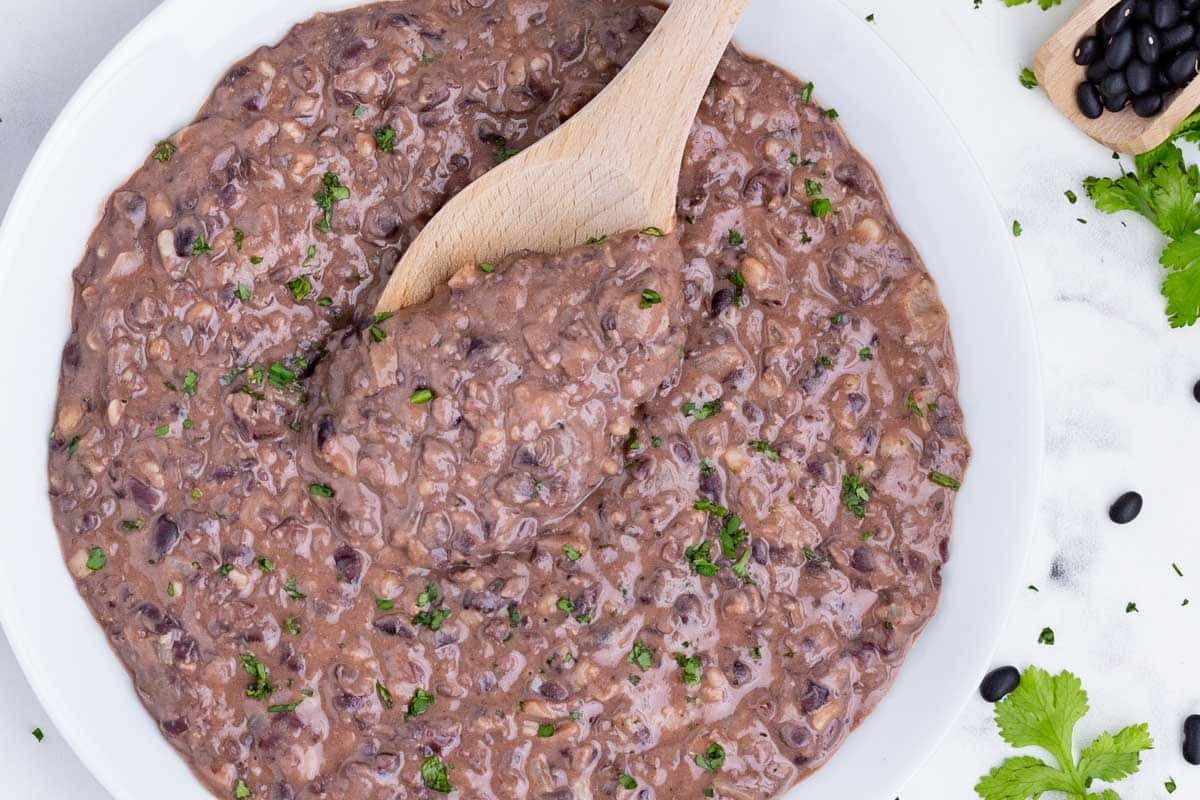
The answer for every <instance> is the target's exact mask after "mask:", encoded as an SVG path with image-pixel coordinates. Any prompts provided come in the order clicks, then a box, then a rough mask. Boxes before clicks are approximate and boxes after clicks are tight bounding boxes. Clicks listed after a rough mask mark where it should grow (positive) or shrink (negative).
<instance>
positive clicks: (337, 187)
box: [313, 172, 350, 233]
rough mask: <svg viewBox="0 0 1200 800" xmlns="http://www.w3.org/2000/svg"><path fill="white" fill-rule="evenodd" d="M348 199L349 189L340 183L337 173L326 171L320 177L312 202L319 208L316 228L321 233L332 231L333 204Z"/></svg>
mask: <svg viewBox="0 0 1200 800" xmlns="http://www.w3.org/2000/svg"><path fill="white" fill-rule="evenodd" d="M348 199H350V189H349V188H347V187H346V186H343V185H342V182H341V180H340V179H339V178H338V176H337V173H334V172H326V173H325V175H324V177H322V178H321V188H320V189H319V190H318V191H317V192H316V193H315V194H314V195H313V202H314V203H316V204H317V208H319V209H321V212H322V213H321V219H320V220H319V221H318V222H317V230H319V231H320V232H321V233H332V232H333V206H334V204H335V203H339V202H341V201H342V200H348Z"/></svg>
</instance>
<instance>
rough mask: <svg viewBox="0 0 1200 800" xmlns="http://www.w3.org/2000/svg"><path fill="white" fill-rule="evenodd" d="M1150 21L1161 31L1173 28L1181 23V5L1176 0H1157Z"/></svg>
mask: <svg viewBox="0 0 1200 800" xmlns="http://www.w3.org/2000/svg"><path fill="white" fill-rule="evenodd" d="M1150 21H1151V22H1153V23H1154V27H1156V28H1158V29H1159V30H1162V29H1163V28H1169V27H1171V26H1172V25H1174V24H1175V23H1176V22H1179V4H1178V3H1176V2H1175V0H1155V2H1154V7H1153V9H1152V10H1151V12H1150Z"/></svg>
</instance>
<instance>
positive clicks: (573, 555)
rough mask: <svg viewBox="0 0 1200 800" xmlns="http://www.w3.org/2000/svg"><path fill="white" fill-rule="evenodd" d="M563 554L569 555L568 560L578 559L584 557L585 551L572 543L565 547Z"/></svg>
mask: <svg viewBox="0 0 1200 800" xmlns="http://www.w3.org/2000/svg"><path fill="white" fill-rule="evenodd" d="M563 555H564V556H566V557H567V560H568V561H578V560H579V559H581V558H583V553H580V552H579V551H578V550H576V549H575V548H574V547H571V545H567V546H566V547H564V548H563Z"/></svg>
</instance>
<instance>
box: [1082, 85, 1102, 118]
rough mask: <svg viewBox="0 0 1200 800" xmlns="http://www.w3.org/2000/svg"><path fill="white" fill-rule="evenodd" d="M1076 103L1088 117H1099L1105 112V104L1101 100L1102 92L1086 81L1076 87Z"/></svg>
mask: <svg viewBox="0 0 1200 800" xmlns="http://www.w3.org/2000/svg"><path fill="white" fill-rule="evenodd" d="M1075 104H1076V105H1078V106H1079V111H1080V113H1082V114H1083V115H1084V116H1085V117H1087V118H1088V119H1099V117H1100V115H1101V114H1103V113H1104V105H1103V104H1102V103H1101V102H1100V92H1098V91H1096V87H1095V86H1093V85H1092V84H1090V83H1087V82H1086V81H1085V82H1084V83H1081V84H1079V86H1078V87H1077V88H1076V89H1075Z"/></svg>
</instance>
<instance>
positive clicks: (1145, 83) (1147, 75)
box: [1125, 58, 1154, 94]
mask: <svg viewBox="0 0 1200 800" xmlns="http://www.w3.org/2000/svg"><path fill="white" fill-rule="evenodd" d="M1125 84H1126V85H1127V86H1128V87H1129V91H1131V92H1133V93H1134V94H1145V93H1146V92H1148V91H1150V90H1151V89H1153V88H1154V68H1153V67H1151V66H1150V65H1149V64H1147V63H1146V62H1145V61H1142V60H1141V59H1140V58H1135V59H1134V60H1133V61H1130V62H1129V64H1127V65H1126V67H1125Z"/></svg>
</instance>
